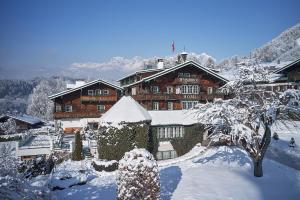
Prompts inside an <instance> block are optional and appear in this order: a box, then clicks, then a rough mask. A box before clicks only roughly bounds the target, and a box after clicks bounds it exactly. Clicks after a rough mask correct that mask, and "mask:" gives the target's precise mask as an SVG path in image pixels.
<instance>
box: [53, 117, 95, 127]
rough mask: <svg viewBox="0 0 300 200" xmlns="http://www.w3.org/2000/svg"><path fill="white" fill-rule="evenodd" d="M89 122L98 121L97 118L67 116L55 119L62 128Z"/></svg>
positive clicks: (81, 125) (82, 125)
mask: <svg viewBox="0 0 300 200" xmlns="http://www.w3.org/2000/svg"><path fill="white" fill-rule="evenodd" d="M90 122H99V118H68V119H59V120H56V123H57V124H61V127H62V128H63V129H65V128H74V127H82V128H83V127H85V126H87V124H88V123H90Z"/></svg>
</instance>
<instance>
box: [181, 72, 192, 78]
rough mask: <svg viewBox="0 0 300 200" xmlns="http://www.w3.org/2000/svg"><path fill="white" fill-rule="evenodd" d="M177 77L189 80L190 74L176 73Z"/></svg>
mask: <svg viewBox="0 0 300 200" xmlns="http://www.w3.org/2000/svg"><path fill="white" fill-rule="evenodd" d="M178 77H179V78H190V77H191V74H190V73H182V72H180V73H178Z"/></svg>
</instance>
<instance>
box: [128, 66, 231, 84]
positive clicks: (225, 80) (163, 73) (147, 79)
mask: <svg viewBox="0 0 300 200" xmlns="http://www.w3.org/2000/svg"><path fill="white" fill-rule="evenodd" d="M188 65H193V66H195V67H197V68H199V69H201V70H203V71H205V72H206V73H208V74H210V75H212V76H214V77H216V78H218V79H220V80H221V81H224V82H225V83H227V82H228V80H227V79H226V78H224V77H222V76H220V75H219V74H217V73H216V72H214V71H212V70H211V69H208V68H207V67H203V66H202V65H200V64H198V63H197V62H195V61H192V60H191V61H187V62H184V63H181V64H179V65H176V66H174V67H171V68H168V69H165V70H164V71H161V72H158V73H156V74H153V75H151V76H148V77H145V78H143V79H141V80H140V81H137V82H135V83H132V84H129V85H125V86H124V87H128V86H132V85H135V84H137V83H141V82H148V81H151V80H153V79H155V78H158V77H160V76H163V75H165V74H168V73H170V72H173V71H175V70H177V69H180V68H182V67H186V66H188Z"/></svg>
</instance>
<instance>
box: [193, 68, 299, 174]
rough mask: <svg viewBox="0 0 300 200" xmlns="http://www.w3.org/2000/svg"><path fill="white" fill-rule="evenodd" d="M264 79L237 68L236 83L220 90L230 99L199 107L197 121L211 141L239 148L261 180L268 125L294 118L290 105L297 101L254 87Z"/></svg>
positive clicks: (261, 74)
mask: <svg viewBox="0 0 300 200" xmlns="http://www.w3.org/2000/svg"><path fill="white" fill-rule="evenodd" d="M265 75H266V74H265V73H264V72H260V71H258V70H257V69H255V68H253V69H249V68H248V69H243V68H241V72H240V79H238V80H237V81H234V82H229V83H228V84H227V85H225V86H224V87H223V88H222V90H223V91H226V92H230V93H232V95H234V97H233V98H232V99H229V100H222V99H215V100H214V102H212V103H206V104H202V105H199V111H198V118H199V121H200V122H202V123H204V124H210V128H211V130H210V131H211V134H210V136H209V137H210V138H211V140H212V141H219V142H221V143H229V144H236V145H240V146H241V147H242V148H244V149H245V150H246V151H247V152H248V153H249V155H250V157H251V158H252V160H253V165H254V176H256V177H261V176H263V171H262V161H263V158H264V155H265V153H266V151H267V148H268V146H269V144H270V141H271V129H270V127H271V125H272V124H273V123H274V122H275V121H276V119H277V118H278V117H280V118H284V119H286V118H287V117H288V116H291V113H293V115H297V111H298V109H299V108H294V109H290V108H291V106H290V104H291V103H290V102H291V101H293V102H295V99H299V97H300V95H299V93H298V92H297V91H287V92H285V93H283V94H279V93H275V92H272V91H266V90H265V89H264V88H260V87H258V86H257V85H256V80H259V81H263V80H264V77H266V76H265ZM297 95H299V96H297ZM288 96H289V97H288ZM292 97H293V98H292Z"/></svg>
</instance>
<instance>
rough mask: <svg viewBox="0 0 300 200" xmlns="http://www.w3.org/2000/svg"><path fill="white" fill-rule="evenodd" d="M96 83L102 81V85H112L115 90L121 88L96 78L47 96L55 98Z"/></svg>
mask: <svg viewBox="0 0 300 200" xmlns="http://www.w3.org/2000/svg"><path fill="white" fill-rule="evenodd" d="M96 83H102V84H104V85H108V86H110V87H112V88H115V89H117V90H123V89H122V88H121V87H119V86H117V85H115V84H112V83H109V82H107V81H104V80H101V79H97V80H94V81H91V82H88V83H87V84H84V85H82V86H80V87H76V88H73V89H69V90H65V91H63V92H59V93H56V94H53V95H50V96H49V98H50V99H55V98H57V97H60V96H63V95H65V94H69V93H72V92H75V91H77V90H80V89H83V88H86V87H88V86H91V85H94V84H96Z"/></svg>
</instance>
